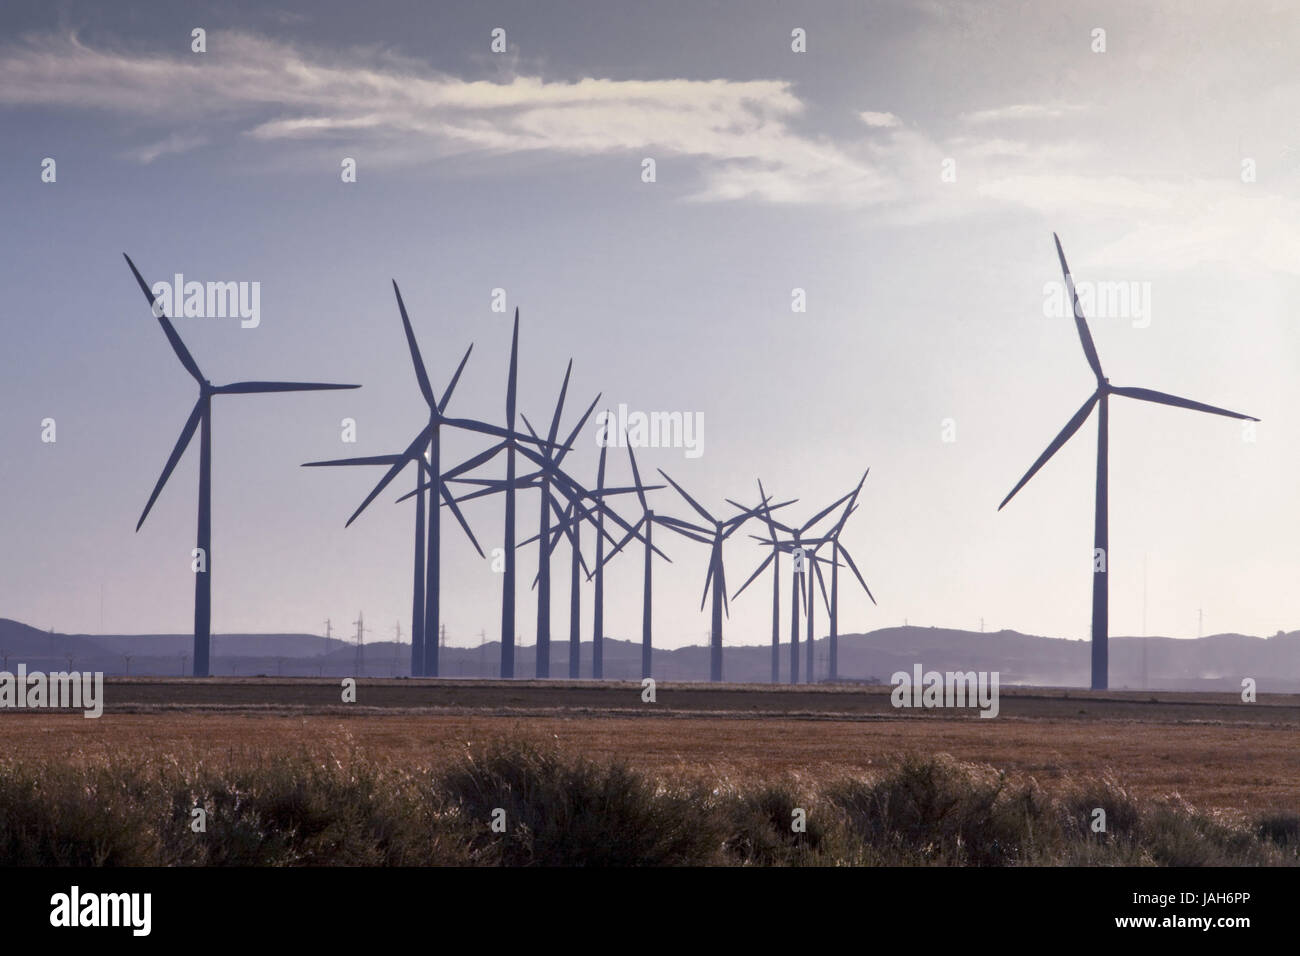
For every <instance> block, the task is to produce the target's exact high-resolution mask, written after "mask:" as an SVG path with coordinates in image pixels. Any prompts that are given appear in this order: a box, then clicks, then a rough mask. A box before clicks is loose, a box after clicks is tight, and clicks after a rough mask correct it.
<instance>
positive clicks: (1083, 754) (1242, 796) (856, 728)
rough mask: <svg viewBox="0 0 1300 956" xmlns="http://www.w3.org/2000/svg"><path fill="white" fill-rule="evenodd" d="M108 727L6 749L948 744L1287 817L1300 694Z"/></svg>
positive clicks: (532, 704)
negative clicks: (1248, 699) (932, 707)
mask: <svg viewBox="0 0 1300 956" xmlns="http://www.w3.org/2000/svg"><path fill="white" fill-rule="evenodd" d="M105 696H106V698H107V700H108V706H107V708H106V710H105V714H104V716H103V718H101V719H99V720H86V719H84V718H83V717H82V716H80V714H68V713H49V712H43V713H29V712H15V711H8V712H0V754H3V755H4V756H5V757H7V758H10V759H16V760H18V761H23V760H39V759H54V760H70V761H72V762H85V761H91V762H93V761H98V760H101V759H104V758H106V757H108V756H112V755H118V756H120V755H130V754H138V755H141V756H142V757H143V756H145V755H159V756H161V755H175V756H177V757H179V758H181V759H186V758H198V757H202V758H204V759H205V760H207V761H213V760H217V761H220V760H222V759H225V758H227V757H230V758H233V757H236V756H238V755H241V754H244V753H247V752H248V751H250V750H254V751H261V752H266V753H278V752H293V751H300V750H304V749H306V750H308V751H310V752H312V753H313V754H316V755H318V756H321V757H325V756H329V757H332V758H335V759H344V758H345V757H346V755H347V754H349V753H357V752H360V753H363V754H365V755H366V756H368V757H371V758H373V759H376V760H380V761H397V762H401V763H402V764H405V765H409V766H421V767H433V766H439V765H443V764H445V763H446V762H447V761H449V760H451V759H452V758H453V757H455V756H457V755H459V754H460V753H461V752H462V751H463V749H464V747H465V745H466V744H467V743H471V742H473V743H482V742H485V741H488V740H491V739H494V738H509V739H515V740H530V741H535V742H549V743H555V744H558V745H559V746H560V747H561V748H562V749H564V750H568V751H572V752H574V753H581V754H583V755H586V756H589V757H593V758H605V757H618V758H622V759H624V760H626V761H627V762H628V763H630V764H631V765H633V766H634V767H636V768H639V769H642V770H645V771H649V772H651V773H655V774H662V775H664V776H671V777H694V778H697V779H707V780H711V781H722V780H732V781H736V782H742V781H753V780H766V779H776V778H780V777H794V778H795V779H799V778H804V779H814V780H826V779H831V778H834V777H837V776H840V775H842V774H845V773H848V772H851V771H855V770H862V769H866V768H870V767H872V766H873V765H876V764H879V763H880V762H881V761H882V760H884V759H887V758H889V757H892V756H895V755H898V754H902V753H917V754H934V753H946V754H951V755H952V756H953V757H956V758H957V759H959V760H963V761H972V762H978V763H982V764H991V765H993V766H994V767H997V768H1000V769H1005V770H1006V771H1007V772H1008V773H1009V774H1011V775H1012V776H1016V777H1019V776H1032V777H1033V778H1035V779H1036V780H1037V781H1038V782H1039V783H1041V784H1043V785H1044V786H1045V787H1048V788H1054V787H1059V786H1062V785H1064V784H1065V783H1067V782H1068V781H1069V780H1071V779H1072V778H1077V777H1089V776H1100V775H1102V774H1107V773H1109V774H1113V775H1114V776H1115V777H1116V778H1117V779H1118V780H1119V781H1120V782H1122V783H1123V784H1125V785H1126V786H1127V787H1129V788H1131V790H1132V791H1133V792H1134V793H1135V794H1137V795H1140V796H1169V795H1174V794H1177V795H1179V796H1181V797H1182V798H1184V799H1186V800H1187V801H1189V802H1190V803H1191V804H1193V805H1194V806H1197V807H1200V808H1204V809H1213V810H1228V811H1231V810H1237V811H1252V812H1254V811H1265V810H1292V811H1294V810H1297V809H1300V697H1296V696H1274V695H1270V696H1266V697H1261V699H1260V701H1259V702H1258V703H1254V704H1243V703H1241V702H1240V700H1239V699H1238V698H1236V697H1235V696H1233V695H1226V694H1225V695H1220V694H1173V693H1149V692H1140V693H1138V692H1096V693H1094V692H1088V691H1077V690H1069V691H1063V690H1041V689H1037V690H1029V689H1006V690H1003V691H1002V695H1001V715H1000V716H999V717H998V718H997V719H995V720H985V719H979V718H978V717H977V716H975V713H976V712H975V711H969V712H962V713H960V714H958V713H957V712H954V711H938V712H935V711H930V712H924V711H899V710H894V709H893V708H892V707H891V706H890V704H889V689H888V688H880V687H874V688H867V687H843V686H839V687H796V688H790V687H777V688H772V687H767V686H761V685H760V686H748V685H704V684H690V685H688V684H678V685H666V684H661V685H659V688H658V701H657V702H656V703H655V704H646V703H642V702H641V700H640V687H639V685H636V684H631V683H594V682H562V681H548V682H534V681H516V682H473V683H470V682H457V681H431V680H418V681H409V680H399V681H363V682H362V683H361V686H360V688H359V692H358V703H356V704H351V705H344V704H342V703H341V702H340V698H339V685H338V683H337V682H333V681H328V680H324V681H323V680H316V679H298V680H290V679H282V678H265V679H256V678H245V679H235V680H219V681H218V680H204V681H197V680H196V681H191V680H180V679H171V680H167V679H149V678H136V679H129V678H124V679H120V680H111V681H109V682H108V687H107V688H106V694H105Z"/></svg>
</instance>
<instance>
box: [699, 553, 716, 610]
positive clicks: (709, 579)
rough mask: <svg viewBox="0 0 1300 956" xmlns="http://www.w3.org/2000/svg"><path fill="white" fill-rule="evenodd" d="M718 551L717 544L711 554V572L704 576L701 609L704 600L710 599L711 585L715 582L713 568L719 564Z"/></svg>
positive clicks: (702, 608)
mask: <svg viewBox="0 0 1300 956" xmlns="http://www.w3.org/2000/svg"><path fill="white" fill-rule="evenodd" d="M716 552H717V548H716V546H715V548H714V552H713V553H711V554H710V555H709V573H708V574H706V575H705V576H704V594H703V595H701V596H700V610H701V611H703V610H704V602H705V601H707V600H708V599H709V585H710V584H712V583H713V569H714V568H715V567H716V566H717V562H716V561H715V560H714V554H715V553H716Z"/></svg>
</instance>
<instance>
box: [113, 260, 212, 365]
mask: <svg viewBox="0 0 1300 956" xmlns="http://www.w3.org/2000/svg"><path fill="white" fill-rule="evenodd" d="M122 257H123V258H124V259H126V264H127V265H128V266H130V267H131V272H132V273H133V274H134V275H135V281H136V282H138V283H139V284H140V291H142V292H143V293H144V297H145V299H146V300H147V301H148V303H149V311H150V312H153V311H154V294H153V291H152V290H151V289H150V288H149V283H147V282H145V281H144V276H142V275H140V270H139V269H137V268H136V267H135V263H134V262H132V261H131V257H130V256H128V255H127V254H126V253H125V252H124V253H122ZM155 317H156V318H157V319H158V324H159V325H161V326H162V330H163V334H164V335H166V336H167V341H168V342H170V343H171V346H172V351H173V352H175V353H176V357H177V358H178V359H180V360H181V364H182V365H184V366H185V371H187V372H189V373H190V375H192V376H193V377H194V381H196V382H198V383H199V384H200V385H202V384H203V373H202V372H200V371H199V364H198V362H196V361H194V356H193V355H191V354H190V350H189V349H187V348H186V347H185V343H184V342H182V341H181V337H180V335H178V334H177V332H176V329H174V328H173V327H172V323H171V320H170V319H168V318H167V316H165V315H163V314H162V310H161V309H160V310H158V312H157V313H156V315H155Z"/></svg>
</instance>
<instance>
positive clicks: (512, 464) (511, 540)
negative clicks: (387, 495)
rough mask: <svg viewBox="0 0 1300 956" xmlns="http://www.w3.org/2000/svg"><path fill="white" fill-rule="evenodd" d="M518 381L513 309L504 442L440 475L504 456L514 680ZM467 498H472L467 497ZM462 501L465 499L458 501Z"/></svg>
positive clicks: (505, 576) (505, 609)
mask: <svg viewBox="0 0 1300 956" xmlns="http://www.w3.org/2000/svg"><path fill="white" fill-rule="evenodd" d="M518 381H519V309H517V308H516V309H515V323H514V331H513V333H512V335H511V339H510V368H509V371H508V373H507V376H506V425H505V430H504V431H505V433H506V434H505V437H504V440H503V441H501V442H499V443H497V444H496V445H493V446H492V447H491V448H489V449H487V450H486V451H483V452H480V453H479V454H477V455H475V456H474V457H473V458H470V459H469V460H468V461H465V462H462V463H461V464H459V465H457V466H456V467H455V468H452V469H450V470H449V471H447V472H445V473H444V474H443V475H442V480H443V481H444V482H447V481H453V480H455V479H456V478H458V477H460V476H461V475H463V474H465V473H467V472H469V471H472V470H473V469H475V468H478V467H479V466H480V465H483V464H486V463H487V462H489V461H491V460H492V459H493V458H495V457H496V456H497V455H499V454H500V453H501V452H503V451H504V452H505V453H506V477H505V481H504V482H502V489H501V490H502V493H503V494H504V496H505V542H504V546H503V548H502V551H503V555H504V562H505V563H504V567H503V569H502V572H503V573H502V579H501V677H502V678H503V679H511V678H513V677H514V676H515V490H516V488H517V487H518V482H517V480H516V460H515V455H516V453H518V452H522V451H524V447H523V445H522V444H521V441H524V440H527V439H524V438H523V436H522V435H519V434H518V433H516V432H515V417H516V407H517V406H516V397H517V395H518ZM425 487H426V486H424V485H422V484H419V483H417V484H416V490H415V491H413V492H411V493H410V494H407V495H403V496H402V497H401V498H399V499H398V501H404V500H406V499H407V498H409V497H411V495H415V494H419V493H420V492H422V491H423V490H424V488H425ZM465 497H466V498H469V497H475V496H474V495H466V496H465ZM460 500H462V501H463V500H464V498H462V499H460Z"/></svg>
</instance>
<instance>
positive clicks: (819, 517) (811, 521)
mask: <svg viewBox="0 0 1300 956" xmlns="http://www.w3.org/2000/svg"><path fill="white" fill-rule="evenodd" d="M852 497H853V492H851V491H850V492H849V493H848V494H847V495H845V496H844V497H842V498H838V499H836V500H835V502H834V503H833V504H830V505H827V506H826V507H825V508H823V509H822V510H821V511H819V512H817V513H816V514H815V515H813V516H812V517H811V518H809V519H808V520H807V521H805V522H804V523H803V524H802V525H800V526H799V530H800V531H807V530H808V529H809V528H811V527H812V526H813V525H815V524H816V523H817V522H818V521H821V520H822V518H825V517H826V516H827V515H828V514H830V513H831V512H832V511H834V510H835V509H836V508H838V507H839V506H840V505H842V504H844V502H846V501H848V500H849V499H850V498H852Z"/></svg>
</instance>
